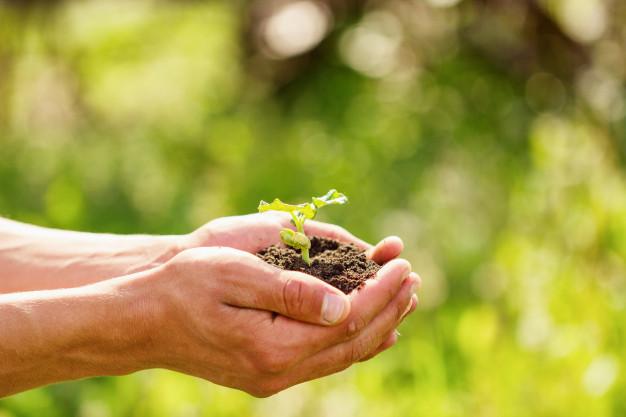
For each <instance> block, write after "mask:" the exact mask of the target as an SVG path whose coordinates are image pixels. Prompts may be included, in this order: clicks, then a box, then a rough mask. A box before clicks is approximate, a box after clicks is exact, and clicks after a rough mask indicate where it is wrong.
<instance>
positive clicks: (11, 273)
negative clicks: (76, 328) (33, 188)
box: [0, 218, 180, 293]
mask: <svg viewBox="0 0 626 417" xmlns="http://www.w3.org/2000/svg"><path fill="white" fill-rule="evenodd" d="M179 250H180V248H179V238H178V237H177V236H144V235H109V234H95V233H83V232H70V231H62V230H54V229H46V228H42V227H37V226H30V225H26V224H22V223H18V222H13V221H10V220H6V219H2V218H0V293H7V292H16V291H29V290H40V289H55V288H68V287H76V286H80V285H85V284H89V283H92V282H97V281H101V280H104V279H108V278H112V277H116V276H122V275H127V274H130V273H134V272H139V271H143V270H146V269H149V268H152V267H155V266H157V265H160V264H162V263H164V262H165V261H167V260H169V259H170V258H171V257H173V256H174V255H175V254H176V253H178V252H179Z"/></svg>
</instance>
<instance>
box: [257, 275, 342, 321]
mask: <svg viewBox="0 0 626 417" xmlns="http://www.w3.org/2000/svg"><path fill="white" fill-rule="evenodd" d="M275 285H276V291H274V293H273V294H274V296H273V297H271V299H270V300H268V301H269V302H270V303H271V306H268V307H269V308H270V309H271V310H272V311H275V312H277V313H279V314H281V315H283V316H287V317H290V318H292V319H296V320H300V321H306V322H309V323H315V324H324V325H335V324H338V323H340V322H341V321H343V320H344V319H345V318H346V317H348V314H350V300H349V299H348V296H346V295H345V294H344V293H342V292H341V291H340V290H338V289H336V288H335V287H333V286H331V285H329V284H327V283H325V282H324V281H322V280H320V279H318V278H315V277H313V276H311V275H308V274H304V273H302V272H296V271H281V273H280V277H279V278H278V280H277V282H276V284H275Z"/></svg>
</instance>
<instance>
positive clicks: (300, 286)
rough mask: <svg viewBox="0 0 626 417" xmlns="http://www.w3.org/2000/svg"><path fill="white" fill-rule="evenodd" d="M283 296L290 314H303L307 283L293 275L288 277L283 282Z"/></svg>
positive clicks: (286, 309) (283, 301) (287, 311)
mask: <svg viewBox="0 0 626 417" xmlns="http://www.w3.org/2000/svg"><path fill="white" fill-rule="evenodd" d="M282 298H283V299H282V303H283V305H284V306H285V311H286V313H287V314H288V315H290V316H291V315H300V314H302V313H303V310H304V303H305V284H304V283H303V282H302V281H300V280H298V279H295V278H293V277H290V278H287V279H286V280H285V283H284V284H283V291H282Z"/></svg>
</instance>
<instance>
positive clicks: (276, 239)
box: [180, 211, 404, 265]
mask: <svg viewBox="0 0 626 417" xmlns="http://www.w3.org/2000/svg"><path fill="white" fill-rule="evenodd" d="M290 218H291V217H290V216H289V214H287V213H281V212H276V211H270V212H265V213H255V214H248V215H244V216H231V217H221V218H218V219H215V220H212V221H210V222H208V223H206V224H205V225H204V226H202V227H200V228H199V229H197V230H195V231H194V232H192V233H190V234H188V235H185V236H183V237H182V241H181V245H180V246H181V248H182V249H189V248H196V247H203V246H226V247H230V248H235V249H240V250H243V251H246V252H250V253H256V252H258V251H260V250H261V249H264V248H266V247H268V246H271V245H275V244H280V243H281V241H280V235H279V232H280V230H281V229H283V228H285V227H290V222H289V220H290ZM304 231H305V233H306V234H307V235H309V236H321V237H326V238H329V239H335V240H338V241H340V242H343V243H354V244H355V245H356V246H357V247H359V248H361V249H363V250H365V251H367V255H368V257H369V258H371V259H372V260H374V261H375V262H376V263H378V264H381V265H382V264H384V263H385V262H388V261H389V260H391V259H394V258H396V257H397V256H399V255H400V253H401V252H402V249H403V247H404V246H403V244H402V241H401V240H400V238H398V237H395V236H390V237H387V238H385V239H383V240H382V241H380V242H379V243H378V244H377V245H376V246H372V245H370V244H369V243H367V242H364V241H363V240H361V239H359V238H358V237H356V236H354V235H353V234H351V233H350V232H348V231H347V230H345V229H344V228H342V227H340V226H337V225H334V224H330V223H324V222H318V221H315V220H309V221H307V222H306V223H305V224H304Z"/></svg>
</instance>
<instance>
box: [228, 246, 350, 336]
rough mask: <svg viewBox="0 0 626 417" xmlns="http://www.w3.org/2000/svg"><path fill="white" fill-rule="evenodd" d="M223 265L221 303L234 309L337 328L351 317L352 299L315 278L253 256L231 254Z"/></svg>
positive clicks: (234, 252)
mask: <svg viewBox="0 0 626 417" xmlns="http://www.w3.org/2000/svg"><path fill="white" fill-rule="evenodd" d="M231 251H232V255H236V256H233V257H232V260H231V261H224V259H225V258H226V257H223V258H222V261H223V265H221V266H220V268H218V269H219V270H221V274H220V276H221V280H220V281H219V286H220V287H221V289H222V292H221V293H222V295H221V298H222V301H223V302H224V303H226V304H227V305H230V306H234V307H244V308H253V309H257V310H267V311H273V312H275V313H278V314H280V315H282V316H285V317H289V318H292V319H295V320H299V321H304V322H308V323H313V324H322V325H335V324H339V323H340V322H341V321H343V320H344V319H345V318H346V317H348V314H350V299H349V298H348V296H347V295H345V294H344V293H342V292H341V291H340V290H338V289H337V288H335V287H333V286H331V285H330V284H328V283H326V282H324V281H322V280H321V279H318V278H315V277H314V276H311V275H308V274H305V273H302V272H297V271H286V270H283V269H279V268H277V267H275V266H272V265H269V264H267V263H265V262H263V261H262V260H260V259H259V258H257V257H256V256H254V255H251V254H248V253H246V252H241V251H236V250H234V249H233V250H231Z"/></svg>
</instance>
